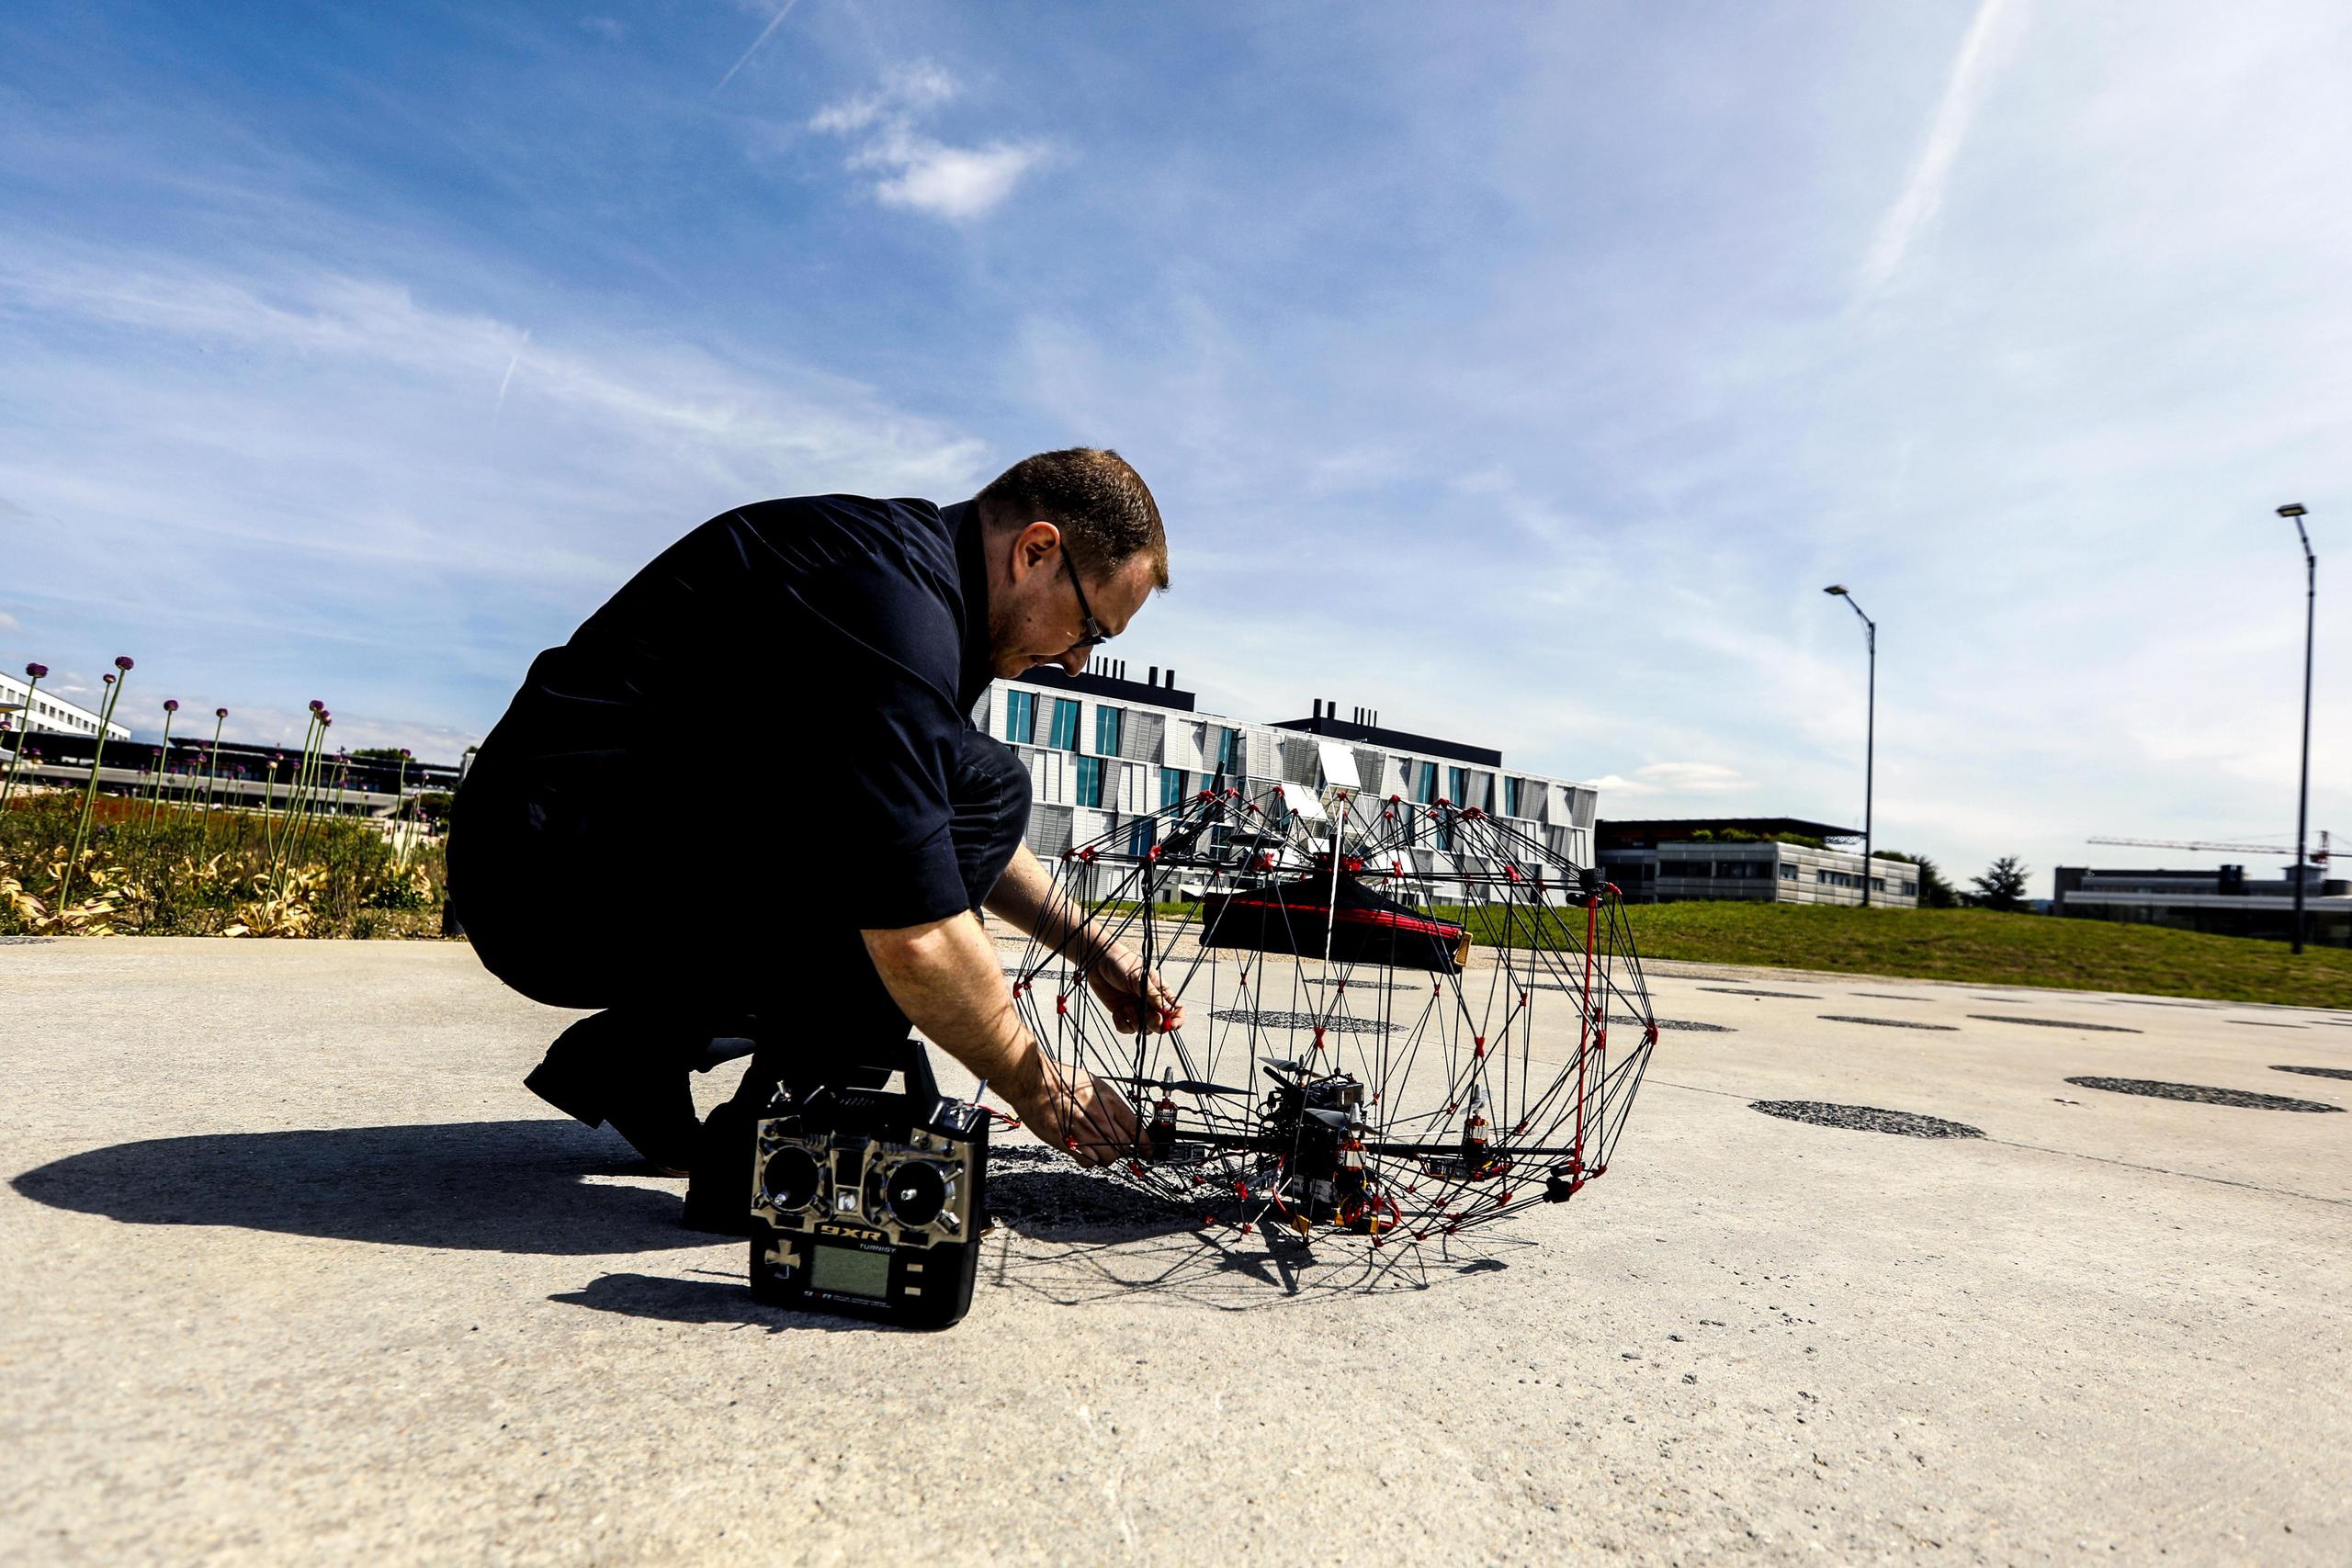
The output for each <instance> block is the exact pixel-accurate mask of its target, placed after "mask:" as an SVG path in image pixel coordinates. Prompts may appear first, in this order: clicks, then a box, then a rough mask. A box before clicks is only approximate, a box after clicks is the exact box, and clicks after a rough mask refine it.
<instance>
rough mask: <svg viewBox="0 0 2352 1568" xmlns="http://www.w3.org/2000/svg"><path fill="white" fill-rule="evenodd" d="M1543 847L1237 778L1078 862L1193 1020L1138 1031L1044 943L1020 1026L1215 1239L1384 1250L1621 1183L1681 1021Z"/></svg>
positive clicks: (1073, 885) (1429, 809)
mask: <svg viewBox="0 0 2352 1568" xmlns="http://www.w3.org/2000/svg"><path fill="white" fill-rule="evenodd" d="M1531 828H1533V829H1535V830H1534V831H1531V830H1530V829H1531ZM1541 835H1542V829H1541V828H1540V827H1537V825H1534V824H1527V823H1521V822H1520V821H1517V820H1516V819H1505V818H1496V817H1494V816H1491V815H1489V814H1487V813H1485V812H1482V811H1479V810H1477V809H1476V808H1463V807H1455V806H1453V804H1452V803H1450V802H1447V801H1444V800H1438V801H1434V802H1430V803H1408V802H1407V801H1405V800H1403V799H1401V798H1398V797H1396V796H1391V797H1388V798H1386V799H1385V800H1384V799H1381V798H1379V797H1377V796H1373V797H1367V796H1365V795H1363V794H1361V793H1360V792H1357V791H1354V790H1351V789H1347V788H1344V787H1341V788H1326V789H1324V790H1322V791H1320V792H1319V793H1318V792H1316V791H1312V790H1309V789H1308V788H1306V786H1304V785H1301V784H1277V785H1273V786H1271V787H1267V788H1264V789H1262V790H1256V791H1252V792H1250V793H1245V792H1244V791H1242V790H1239V789H1233V788H1227V787H1225V784H1224V781H1223V779H1222V777H1221V776H1220V777H1219V779H1218V780H1217V781H1216V787H1214V788H1211V789H1206V790H1204V791H1202V792H1200V793H1199V794H1197V795H1193V796H1191V797H1190V798H1187V799H1185V800H1183V801H1181V802H1179V803H1178V804H1176V805H1173V806H1170V807H1165V808H1163V809H1162V810H1160V811H1159V812H1156V813H1153V814H1151V815H1148V816H1139V817H1134V818H1126V819H1125V820H1124V821H1121V822H1120V823H1119V824H1118V825H1117V826H1116V827H1114V829H1112V830H1111V831H1109V832H1107V833H1103V834H1102V835H1100V836H1098V837H1096V838H1094V839H1092V840H1088V841H1085V842H1081V843H1078V844H1074V845H1072V846H1071V847H1070V848H1069V850H1068V851H1067V852H1064V853H1062V854H1061V856H1060V857H1059V859H1058V862H1057V864H1056V866H1055V881H1056V886H1057V888H1058V889H1059V891H1060V892H1061V893H1062V894H1063V895H1064V896H1066V897H1069V898H1070V899H1071V900H1072V901H1073V902H1074V903H1076V904H1077V905H1078V906H1079V907H1080V908H1081V909H1083V910H1084V911H1085V912H1086V913H1087V914H1088V915H1090V916H1091V919H1092V923H1093V926H1094V927H1095V929H1096V930H1098V931H1106V932H1108V933H1109V934H1110V935H1111V936H1113V937H1114V938H1115V939H1116V940H1117V942H1119V943H1120V944H1121V945H1122V946H1124V947H1125V949H1126V950H1127V951H1128V952H1129V953H1134V954H1138V955H1140V956H1141V958H1142V959H1143V962H1144V964H1145V966H1146V968H1147V969H1148V970H1152V971H1156V972H1158V974H1159V976H1160V977H1161V979H1162V981H1163V983H1164V984H1165V986H1166V987H1167V989H1168V991H1169V992H1170V994H1171V995H1172V997H1173V998H1174V1000H1175V1002H1176V1004H1178V1005H1180V1006H1181V1008H1182V1021H1181V1022H1180V1023H1178V1024H1177V1025H1176V1026H1175V1027H1173V1028H1170V1029H1161V1028H1159V1027H1157V1026H1156V1025H1157V1024H1158V1023H1159V1022H1164V1021H1165V1018H1164V1017H1163V1018H1162V1019H1161V1020H1158V1021H1153V1020H1145V1021H1141V1026H1139V1027H1135V1028H1130V1029H1127V1030H1121V1029H1119V1028H1118V1027H1116V1026H1115V1024H1114V1019H1113V1015H1112V1013H1111V1012H1110V1010H1108V1008H1107V1007H1106V1006H1105V1004H1104V1001H1103V997H1104V995H1105V994H1115V993H1116V992H1117V990H1118V988H1119V987H1117V986H1115V985H1114V984H1110V983H1108V981H1107V976H1097V974H1096V973H1095V961H1094V959H1093V958H1092V957H1091V955H1088V954H1082V953H1078V952H1075V951H1062V950H1060V949H1058V948H1057V946H1056V945H1055V944H1053V943H1050V942H1045V941H1042V940H1033V941H1032V942H1030V943H1029V945H1028V947H1027V948H1026V949H1025V950H1024V951H1023V954H1022V957H1021V960H1020V963H1019V964H1017V965H1015V966H1014V967H1013V968H1012V970H1011V976H1012V990H1013V996H1014V999H1015V1005H1016V1006H1017V1007H1018V1009H1019V1010H1020V1011H1021V1014H1022V1017H1023V1021H1024V1022H1026V1023H1027V1025H1028V1026H1029V1028H1030V1030H1031V1031H1032V1032H1034V1033H1035V1036H1036V1037H1037V1039H1038V1041H1039V1043H1041V1044H1042V1045H1043V1046H1044V1048H1045V1049H1046V1051H1047V1052H1048V1053H1049V1054H1050V1055H1052V1056H1053V1057H1054V1058H1055V1060H1056V1061H1057V1064H1059V1065H1060V1066H1064V1067H1072V1066H1074V1067H1079V1068H1082V1069H1084V1071H1085V1072H1086V1073H1088V1074H1090V1075H1091V1076H1092V1077H1094V1078H1095V1079H1096V1080H1097V1081H1098V1082H1099V1083H1101V1084H1102V1085H1103V1086H1104V1087H1105V1088H1109V1089H1114V1090H1115V1091H1119V1092H1124V1093H1125V1094H1126V1095H1127V1097H1128V1098H1129V1100H1130V1102H1131V1103H1132V1104H1133V1106H1134V1108H1135V1111H1136V1118H1137V1122H1138V1128H1139V1132H1138V1134H1137V1137H1136V1143H1135V1145H1134V1147H1133V1148H1131V1149H1129V1150H1127V1151H1126V1152H1125V1156H1124V1157H1122V1158H1121V1159H1119V1160H1118V1161H1116V1162H1115V1163H1114V1165H1113V1166H1112V1167H1111V1169H1112V1171H1113V1173H1114V1175H1116V1176H1118V1177H1119V1178H1121V1179H1124V1180H1125V1181H1127V1182H1130V1183H1132V1184H1134V1185H1136V1186H1138V1187H1140V1188H1142V1189H1144V1190H1147V1191H1149V1192H1152V1193H1156V1194H1159V1195H1160V1196H1162V1197H1164V1198H1168V1199H1170V1200H1174V1201H1182V1202H1186V1203H1191V1204H1194V1205H1197V1207H1198V1209H1199V1211H1200V1213H1201V1216H1202V1220H1203V1223H1204V1224H1209V1225H1230V1226H1235V1227H1238V1228H1239V1229H1240V1230H1243V1231H1257V1232H1261V1233H1262V1234H1264V1235H1266V1236H1268V1237H1269V1238H1270V1239H1280V1240H1285V1241H1290V1242H1298V1241H1302V1240H1314V1239H1317V1238H1321V1237H1325V1236H1330V1237H1355V1238H1361V1239H1362V1240H1363V1242H1364V1243H1365V1244H1367V1245H1369V1246H1371V1247H1387V1246H1394V1245H1410V1244H1418V1243H1422V1242H1427V1241H1430V1240H1431V1239H1432V1238H1439V1237H1443V1236H1449V1235H1456V1234H1458V1233H1460V1232H1462V1231H1464V1230H1467V1229H1470V1228H1472V1227H1474V1226H1478V1225H1484V1224H1491V1223H1492V1222H1494V1221H1496V1220H1498V1219H1500V1218H1502V1217H1503V1216H1505V1215H1507V1214H1511V1213H1518V1212H1520V1211H1521V1210H1524V1209H1526V1208H1528V1207H1530V1206H1532V1205H1534V1204H1538V1203H1544V1202H1547V1201H1548V1202H1555V1203H1556V1202H1564V1201H1566V1200H1567V1199H1569V1198H1570V1197H1572V1196H1574V1195H1575V1194H1576V1193H1577V1192H1578V1191H1579V1190H1582V1189H1583V1187H1584V1185H1585V1184H1586V1183H1587V1182H1589V1181H1591V1180H1593V1179H1597V1178H1599V1177H1600V1176H1601V1175H1603V1174H1605V1173H1606V1172H1607V1170H1608V1168H1609V1162H1610V1156H1611V1151H1612V1150H1613V1149H1614V1147H1615V1146H1616V1144H1617V1141H1618V1138H1619V1136H1620V1135H1621V1134H1622V1133H1623V1129H1624V1125H1625V1119H1626V1115H1627V1112H1628V1111H1629V1110H1630V1109H1631V1107H1632V1105H1633V1101H1634V1094H1635V1092H1636V1090H1637V1089H1639V1088H1640V1085H1641V1080H1642V1075H1643V1072H1644V1071H1645V1068H1646V1066H1647V1065H1648V1062H1649V1055H1650V1052H1651V1050H1652V1049H1653V1048H1654V1047H1655V1046H1656V1044H1657V1019H1656V1015H1655V1013H1654V1011H1653V1010H1652V1007H1651V1003H1650V998H1649V993H1648V989H1647V987H1646V986H1645V984H1644V981H1643V976H1642V966H1641V959H1640V955H1639V954H1638V953H1636V952H1635V950H1634V942H1633V937H1632V932H1631V930H1630V928H1629V926H1628V924H1627V922H1626V919H1625V915H1624V910H1623V905H1622V901H1621V899H1620V897H1619V895H1618V890H1617V889H1616V888H1615V887H1613V886H1610V885H1609V884H1608V883H1607V882H1606V881H1605V880H1604V879H1603V878H1602V877H1601V876H1600V874H1599V872H1598V870H1597V868H1591V867H1586V866H1581V865H1577V864H1575V863H1571V862H1570V861H1569V860H1568V859H1567V858H1566V856H1565V855H1564V854H1562V853H1559V852H1557V851H1556V850H1555V848H1554V847H1553V844H1554V842H1555V841H1556V840H1547V839H1546V838H1545V837H1543V836H1541ZM1098 981H1102V982H1103V983H1102V984H1100V986H1099V987H1098V983H1097V982H1098Z"/></svg>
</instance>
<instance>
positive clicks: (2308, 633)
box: [2278, 502, 2319, 953]
mask: <svg viewBox="0 0 2352 1568" xmlns="http://www.w3.org/2000/svg"><path fill="white" fill-rule="evenodd" d="M2278 515H2279V516H2281V517H2285V518H2289V519H2290V520H2292V522H2293V523H2294V525H2295V537H2297V538H2299V539H2301V541H2302V542H2303V775H2302V787H2301V790H2300V791H2299V793H2298V794H2297V795H2296V796H2295V951H2296V952H2297V953H2301V952H2302V950H2303V830H2304V828H2305V826H2306V825H2307V824H2308V823H2309V822H2310V820H2311V810H2312V615H2313V613H2314V612H2315V611H2316V610H2317V608H2318V605H2319V558H2318V557H2317V556H2315V555H2313V554H2312V536H2311V535H2310V534H2309V533H2307V532H2305V531H2304V528H2303V509H2302V508H2301V507H2300V506H2298V505H2296V504H2294V503H2293V502H2289V503H2288V504H2286V505H2285V506H2282V507H2280V508H2279V509H2278Z"/></svg>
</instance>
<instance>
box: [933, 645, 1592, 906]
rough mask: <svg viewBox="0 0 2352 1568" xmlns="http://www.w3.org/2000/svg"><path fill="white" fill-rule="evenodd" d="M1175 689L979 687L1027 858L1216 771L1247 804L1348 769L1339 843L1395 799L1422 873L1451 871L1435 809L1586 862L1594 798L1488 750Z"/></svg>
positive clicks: (1055, 677)
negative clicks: (1448, 805) (1018, 786)
mask: <svg viewBox="0 0 2352 1568" xmlns="http://www.w3.org/2000/svg"><path fill="white" fill-rule="evenodd" d="M1175 681H1176V676H1175V672H1174V671H1169V673H1168V675H1167V676H1166V678H1165V679H1164V680H1163V679H1162V678H1161V676H1160V674H1159V671H1158V670H1157V669H1154V670H1153V671H1151V672H1150V674H1149V676H1148V679H1147V680H1144V681H1133V680H1129V679H1127V678H1126V675H1125V665H1124V664H1123V663H1121V662H1119V661H1115V660H1098V661H1097V663H1096V664H1095V666H1093V667H1092V668H1090V669H1089V670H1088V671H1086V672H1085V673H1084V674H1081V675H1076V676H1067V677H1065V676H1061V675H1059V674H1058V673H1057V671H1052V670H1050V669H1047V670H1045V671H1032V672H1031V673H1030V675H1028V676H1025V677H1023V678H1022V679H1020V680H1001V681H998V682H996V683H995V684H994V685H992V686H990V687H989V693H988V695H987V696H986V697H985V698H983V699H982V700H981V703H980V705H979V706H978V708H976V709H974V711H973V718H974V720H975V721H976V722H977V723H978V724H979V725H980V726H981V727H982V728H984V729H986V730H987V732H988V733H989V735H991V736H994V737H995V738H996V739H1000V740H1002V741H1004V742H1005V743H1007V744H1008V745H1010V746H1011V747H1012V749H1013V750H1014V751H1015V752H1016V753H1018V754H1019V755H1020V757H1021V758H1022V759H1023V761H1025V762H1027V763H1028V765H1029V777H1030V782H1031V785H1032V791H1033V800H1032V805H1031V807H1030V813H1029V845H1030V848H1031V849H1032V850H1034V851H1035V852H1036V854H1037V857H1038V858H1039V859H1040V860H1043V861H1046V862H1047V863H1051V862H1053V861H1054V860H1055V859H1056V858H1057V857H1058V856H1059V855H1060V854H1061V852H1063V851H1064V850H1066V849H1069V848H1070V847H1071V846H1073V845H1075V844H1083V843H1085V842H1087V841H1088V840H1091V839H1095V838H1098V837H1100V836H1101V835H1103V834H1104V833H1109V832H1113V831H1114V830H1115V829H1118V828H1119V826H1120V825H1121V824H1122V823H1123V822H1128V821H1132V820H1134V819H1135V818H1141V817H1146V816H1148V815H1149V814H1150V813H1153V812H1156V811H1158V810H1159V809H1160V808H1161V807H1166V806H1172V805H1174V804H1176V803H1178V802H1180V801H1182V800H1183V799H1184V798H1185V797H1186V796H1188V795H1193V794H1196V793H1197V792H1199V791H1201V790H1203V789H1205V788H1207V787H1209V785H1210V784H1211V783H1212V782H1213V781H1214V780H1215V779H1216V774H1217V772H1218V770H1219V769H1220V768H1222V769H1223V771H1224V773H1225V779H1226V783H1227V785H1229V786H1231V787H1233V788H1237V789H1239V790H1241V791H1242V792H1243V794H1244V795H1245V796H1247V797H1248V798H1250V799H1253V800H1255V799H1261V798H1263V797H1265V796H1267V795H1275V794H1278V786H1280V785H1282V784H1292V785H1295V786H1299V788H1300V789H1302V790H1305V791H1309V792H1313V793H1314V794H1316V795H1320V794H1321V792H1322V791H1323V789H1324V788H1325V787H1326V785H1327V784H1331V783H1333V782H1334V781H1333V779H1332V778H1331V773H1333V772H1334V771H1336V770H1337V769H1339V768H1340V767H1342V766H1345V765H1347V764H1351V765H1352V772H1353V773H1354V774H1355V778H1354V780H1353V781H1349V780H1347V779H1345V778H1344V777H1342V778H1341V779H1340V780H1338V781H1337V782H1339V783H1340V784H1348V783H1350V782H1352V783H1353V784H1355V786H1356V788H1357V789H1358V790H1359V791H1360V792H1361V793H1360V794H1359V795H1358V796H1357V797H1356V799H1355V800H1354V802H1353V803H1352V804H1351V807H1350V808H1349V809H1350V813H1351V818H1354V819H1355V823H1356V829H1351V833H1350V834H1349V835H1348V837H1349V838H1351V839H1352V837H1353V835H1354V831H1355V830H1358V829H1362V828H1363V827H1366V826H1369V825H1371V824H1373V823H1375V822H1377V821H1378V820H1379V818H1380V815H1381V813H1382V812H1383V811H1384V810H1385V809H1388V808H1389V806H1390V802H1391V797H1394V798H1395V802H1396V806H1397V809H1398V810H1399V812H1400V813H1401V816H1402V819H1403V821H1404V822H1405V824H1406V826H1407V827H1408V829H1409V830H1410V831H1411V833H1412V842H1413V843H1414V846H1415V847H1414V848H1413V850H1412V851H1411V853H1412V854H1413V857H1414V859H1415V861H1416V862H1417V866H1416V868H1415V869H1416V870H1418V871H1419V873H1421V874H1432V873H1443V872H1444V871H1446V870H1449V869H1451V868H1452V867H1451V863H1450V860H1449V858H1448V857H1449V856H1450V854H1451V852H1452V850H1453V846H1452V844H1451V843H1450V842H1449V841H1447V840H1449V839H1450V837H1451V830H1450V829H1448V828H1447V827H1446V826H1445V825H1444V824H1443V823H1442V820H1441V818H1440V816H1439V815H1438V814H1436V813H1432V812H1430V811H1429V810H1428V807H1430V806H1432V805H1433V804H1435V803H1436V802H1438V801H1441V800H1443V801H1449V802H1452V803H1453V804H1454V805H1455V806H1459V807H1476V808H1477V809H1479V810H1480V811H1483V812H1485V813H1487V815H1488V816H1490V817H1493V818H1498V820H1499V821H1500V822H1501V823H1502V824H1503V825H1505V826H1507V827H1510V828H1514V829H1518V830H1520V831H1521V832H1522V833H1524V834H1526V835H1527V836H1528V837H1529V838H1530V839H1532V840H1535V841H1536V842H1538V843H1541V844H1542V845H1544V847H1545V849H1546V850H1548V851H1549V852H1551V853H1552V854H1554V855H1556V856H1558V857H1560V858H1561V859H1564V860H1566V861H1568V862H1571V863H1575V864H1577V865H1579V866H1582V865H1589V864H1590V863H1592V827H1593V816H1594V809H1595V806H1596V803H1597V799H1598V796H1597V795H1596V793H1595V791H1594V790H1593V788H1592V786H1590V785H1589V784H1577V783H1575V782H1573V781H1571V780H1567V779H1559V778H1551V777H1547V776H1545V775H1544V774H1540V773H1527V772H1525V771H1522V770H1519V769H1511V768H1506V767H1504V766H1503V763H1502V754H1501V753H1500V752H1499V751H1497V750H1491V749H1487V748H1483V747H1476V746H1470V745H1465V744H1462V743H1459V742H1455V741H1450V740H1442V739H1436V738H1434V737H1430V736H1423V735H1409V734H1406V733H1404V732H1402V731H1398V730H1391V729H1385V728H1381V727H1380V725H1379V723H1378V722H1377V720H1378V716H1377V715H1375V714H1373V713H1370V712H1368V711H1367V710H1363V709H1358V710H1356V712H1355V715H1354V716H1352V717H1349V718H1342V717H1340V716H1339V713H1338V711H1337V707H1336V705H1329V704H1326V703H1324V702H1322V701H1320V700H1318V701H1317V702H1316V703H1315V705H1314V713H1313V715H1312V716H1309V717H1306V718H1295V719H1287V720H1281V721H1277V722H1273V723H1253V722H1250V721H1249V720H1245V719H1241V718H1237V717H1233V716H1228V715H1224V714H1212V713H1203V712H1200V711H1198V710H1197V708H1196V707H1195V705H1194V702H1193V694H1192V693H1190V692H1186V691H1181V690H1179V689H1178V688H1177V686H1176V684H1175ZM1342 759H1344V763H1343V762H1342ZM1275 809H1276V810H1277V811H1279V810H1281V809H1282V807H1281V806H1280V804H1279V802H1277V805H1276V807H1275ZM1149 843H1150V839H1149V829H1148V824H1147V825H1144V826H1143V828H1142V829H1140V831H1139V836H1138V838H1137V840H1136V842H1135V843H1134V844H1132V845H1126V846H1123V847H1126V848H1130V849H1133V850H1134V851H1135V852H1138V853H1139V852H1142V851H1143V850H1144V849H1145V848H1148V846H1149Z"/></svg>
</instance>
